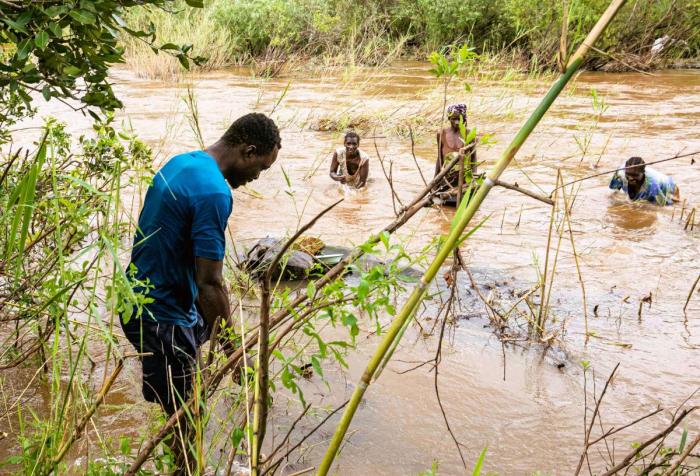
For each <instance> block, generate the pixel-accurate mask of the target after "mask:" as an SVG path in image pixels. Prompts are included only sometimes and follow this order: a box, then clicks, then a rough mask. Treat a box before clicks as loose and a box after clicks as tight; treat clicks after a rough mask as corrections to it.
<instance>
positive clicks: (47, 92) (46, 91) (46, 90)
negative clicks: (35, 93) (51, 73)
mask: <svg viewBox="0 0 700 476" xmlns="http://www.w3.org/2000/svg"><path fill="white" fill-rule="evenodd" d="M41 94H42V95H43V96H44V99H46V100H47V101H48V100H49V99H51V88H49V87H48V86H44V87H43V88H42V90H41Z"/></svg>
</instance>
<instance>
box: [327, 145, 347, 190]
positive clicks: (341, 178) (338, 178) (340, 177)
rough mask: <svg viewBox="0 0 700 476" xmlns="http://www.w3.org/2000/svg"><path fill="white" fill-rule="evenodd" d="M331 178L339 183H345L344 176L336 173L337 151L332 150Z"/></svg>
mask: <svg viewBox="0 0 700 476" xmlns="http://www.w3.org/2000/svg"><path fill="white" fill-rule="evenodd" d="M330 176H331V178H332V179H333V180H335V181H336V182H340V183H345V176H344V175H341V174H339V173H338V153H337V152H333V160H331V173H330Z"/></svg>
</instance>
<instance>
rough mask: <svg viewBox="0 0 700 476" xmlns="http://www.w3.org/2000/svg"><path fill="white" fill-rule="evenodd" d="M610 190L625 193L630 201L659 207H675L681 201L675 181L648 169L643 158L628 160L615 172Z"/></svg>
mask: <svg viewBox="0 0 700 476" xmlns="http://www.w3.org/2000/svg"><path fill="white" fill-rule="evenodd" d="M623 171H624V173H623ZM610 188H611V189H612V190H622V191H624V192H625V193H626V194H627V196H628V197H629V198H630V200H634V201H637V200H645V201H648V202H651V203H656V204H657V205H673V203H674V202H678V201H679V200H680V190H679V189H678V186H677V185H676V184H675V182H674V181H673V179H672V178H671V177H669V176H667V175H664V174H662V173H661V172H658V171H656V170H654V169H652V168H651V167H647V166H646V164H645V163H644V160H643V159H642V158H641V157H630V158H629V159H627V162H625V165H624V166H623V167H621V168H620V169H618V170H617V171H615V174H614V175H613V177H612V180H610Z"/></svg>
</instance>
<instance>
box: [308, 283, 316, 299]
mask: <svg viewBox="0 0 700 476" xmlns="http://www.w3.org/2000/svg"><path fill="white" fill-rule="evenodd" d="M306 295H307V296H308V298H309V299H313V298H314V295H316V286H314V283H313V282H309V284H307V285H306Z"/></svg>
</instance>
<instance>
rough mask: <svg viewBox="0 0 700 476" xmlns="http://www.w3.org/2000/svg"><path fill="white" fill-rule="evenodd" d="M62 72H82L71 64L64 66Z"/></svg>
mask: <svg viewBox="0 0 700 476" xmlns="http://www.w3.org/2000/svg"><path fill="white" fill-rule="evenodd" d="M63 72H64V73H65V74H67V75H69V76H78V75H79V74H80V73H82V71H81V69H80V68H78V67H77V66H73V65H72V64H69V65H68V66H66V67H64V68H63Z"/></svg>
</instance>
